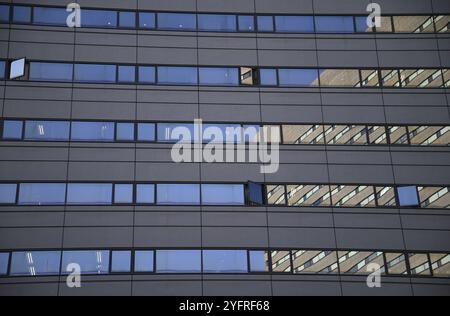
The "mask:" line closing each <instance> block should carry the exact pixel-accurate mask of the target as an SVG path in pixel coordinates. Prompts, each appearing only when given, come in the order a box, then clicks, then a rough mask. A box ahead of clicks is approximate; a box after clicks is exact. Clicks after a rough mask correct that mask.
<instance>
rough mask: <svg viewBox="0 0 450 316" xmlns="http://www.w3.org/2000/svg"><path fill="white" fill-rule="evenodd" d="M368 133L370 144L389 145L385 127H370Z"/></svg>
mask: <svg viewBox="0 0 450 316" xmlns="http://www.w3.org/2000/svg"><path fill="white" fill-rule="evenodd" d="M367 133H368V135H369V144H371V145H374V144H379V145H386V144H387V134H386V127H385V126H368V127H367Z"/></svg>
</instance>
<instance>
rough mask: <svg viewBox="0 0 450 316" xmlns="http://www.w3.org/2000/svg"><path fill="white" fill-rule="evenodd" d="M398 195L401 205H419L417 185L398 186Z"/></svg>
mask: <svg viewBox="0 0 450 316" xmlns="http://www.w3.org/2000/svg"><path fill="white" fill-rule="evenodd" d="M397 195H398V201H399V203H400V206H419V199H418V196H417V188H416V187H415V186H408V187H398V188H397Z"/></svg>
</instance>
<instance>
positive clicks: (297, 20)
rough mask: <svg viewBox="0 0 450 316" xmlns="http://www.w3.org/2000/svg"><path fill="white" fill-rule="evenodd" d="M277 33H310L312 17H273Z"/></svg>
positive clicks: (312, 26)
mask: <svg viewBox="0 0 450 316" xmlns="http://www.w3.org/2000/svg"><path fill="white" fill-rule="evenodd" d="M275 28H276V30H277V32H286V33H312V32H314V23H313V17H312V16H275Z"/></svg>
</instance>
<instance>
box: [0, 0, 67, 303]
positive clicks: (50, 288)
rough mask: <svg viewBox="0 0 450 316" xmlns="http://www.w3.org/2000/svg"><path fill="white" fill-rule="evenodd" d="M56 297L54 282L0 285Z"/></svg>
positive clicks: (6, 290)
mask: <svg viewBox="0 0 450 316" xmlns="http://www.w3.org/2000/svg"><path fill="white" fill-rule="evenodd" d="M22 2H23V1H22ZM56 295H58V284H57V283H56V282H53V283H49V282H46V283H44V282H43V283H9V284H0V296H56Z"/></svg>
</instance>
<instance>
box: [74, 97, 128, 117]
mask: <svg viewBox="0 0 450 316" xmlns="http://www.w3.org/2000/svg"><path fill="white" fill-rule="evenodd" d="M135 110H136V104H135V103H131V102H121V103H115V102H77V101H74V102H73V105H72V119H91V120H93V119H98V120H134V119H135V117H136V111H135Z"/></svg>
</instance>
